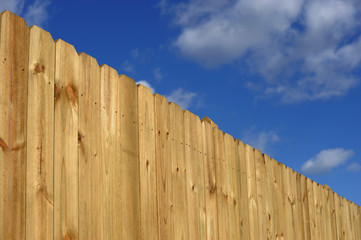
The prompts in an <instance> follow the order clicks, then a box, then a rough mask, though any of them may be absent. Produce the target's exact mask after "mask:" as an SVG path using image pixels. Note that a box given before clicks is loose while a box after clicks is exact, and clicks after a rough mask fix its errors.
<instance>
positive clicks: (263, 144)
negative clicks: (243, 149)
mask: <svg viewBox="0 0 361 240" xmlns="http://www.w3.org/2000/svg"><path fill="white" fill-rule="evenodd" d="M242 135H243V137H242V141H244V143H247V144H249V145H250V146H252V147H254V148H257V149H258V150H260V151H261V152H263V153H266V152H268V151H269V148H270V146H272V144H274V143H276V142H279V141H280V137H279V136H278V135H277V133H276V132H274V131H262V132H254V128H251V130H249V131H246V132H244V133H243V134H242Z"/></svg>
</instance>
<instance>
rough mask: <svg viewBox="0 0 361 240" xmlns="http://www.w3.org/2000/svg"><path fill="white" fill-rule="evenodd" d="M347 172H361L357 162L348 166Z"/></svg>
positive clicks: (360, 166)
mask: <svg viewBox="0 0 361 240" xmlns="http://www.w3.org/2000/svg"><path fill="white" fill-rule="evenodd" d="M347 171H350V172H359V171H361V165H360V164H359V163H357V162H354V163H351V164H350V165H348V167H347Z"/></svg>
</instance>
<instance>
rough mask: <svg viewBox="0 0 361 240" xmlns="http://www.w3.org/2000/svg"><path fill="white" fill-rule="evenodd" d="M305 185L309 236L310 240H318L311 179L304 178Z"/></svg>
mask: <svg viewBox="0 0 361 240" xmlns="http://www.w3.org/2000/svg"><path fill="white" fill-rule="evenodd" d="M306 184H307V199H308V211H309V212H308V213H309V219H310V234H311V238H310V239H312V240H314V239H316V240H317V239H318V235H317V228H318V224H317V220H316V206H315V205H316V203H315V198H314V191H313V182H312V181H311V179H309V178H306Z"/></svg>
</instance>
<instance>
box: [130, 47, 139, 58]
mask: <svg viewBox="0 0 361 240" xmlns="http://www.w3.org/2000/svg"><path fill="white" fill-rule="evenodd" d="M130 55H131V56H132V58H133V59H137V58H138V57H139V49H138V48H136V49H133V50H132V51H131V52H130Z"/></svg>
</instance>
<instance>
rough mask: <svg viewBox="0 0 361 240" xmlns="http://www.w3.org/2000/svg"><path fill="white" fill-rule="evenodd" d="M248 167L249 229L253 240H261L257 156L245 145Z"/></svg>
mask: <svg viewBox="0 0 361 240" xmlns="http://www.w3.org/2000/svg"><path fill="white" fill-rule="evenodd" d="M245 151H246V167H247V179H248V180H247V190H248V201H249V203H248V206H249V228H250V236H251V239H260V232H259V229H260V228H259V222H258V202H257V180H256V168H255V155H254V151H253V149H252V147H251V146H249V145H247V144H246V145H245Z"/></svg>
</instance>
